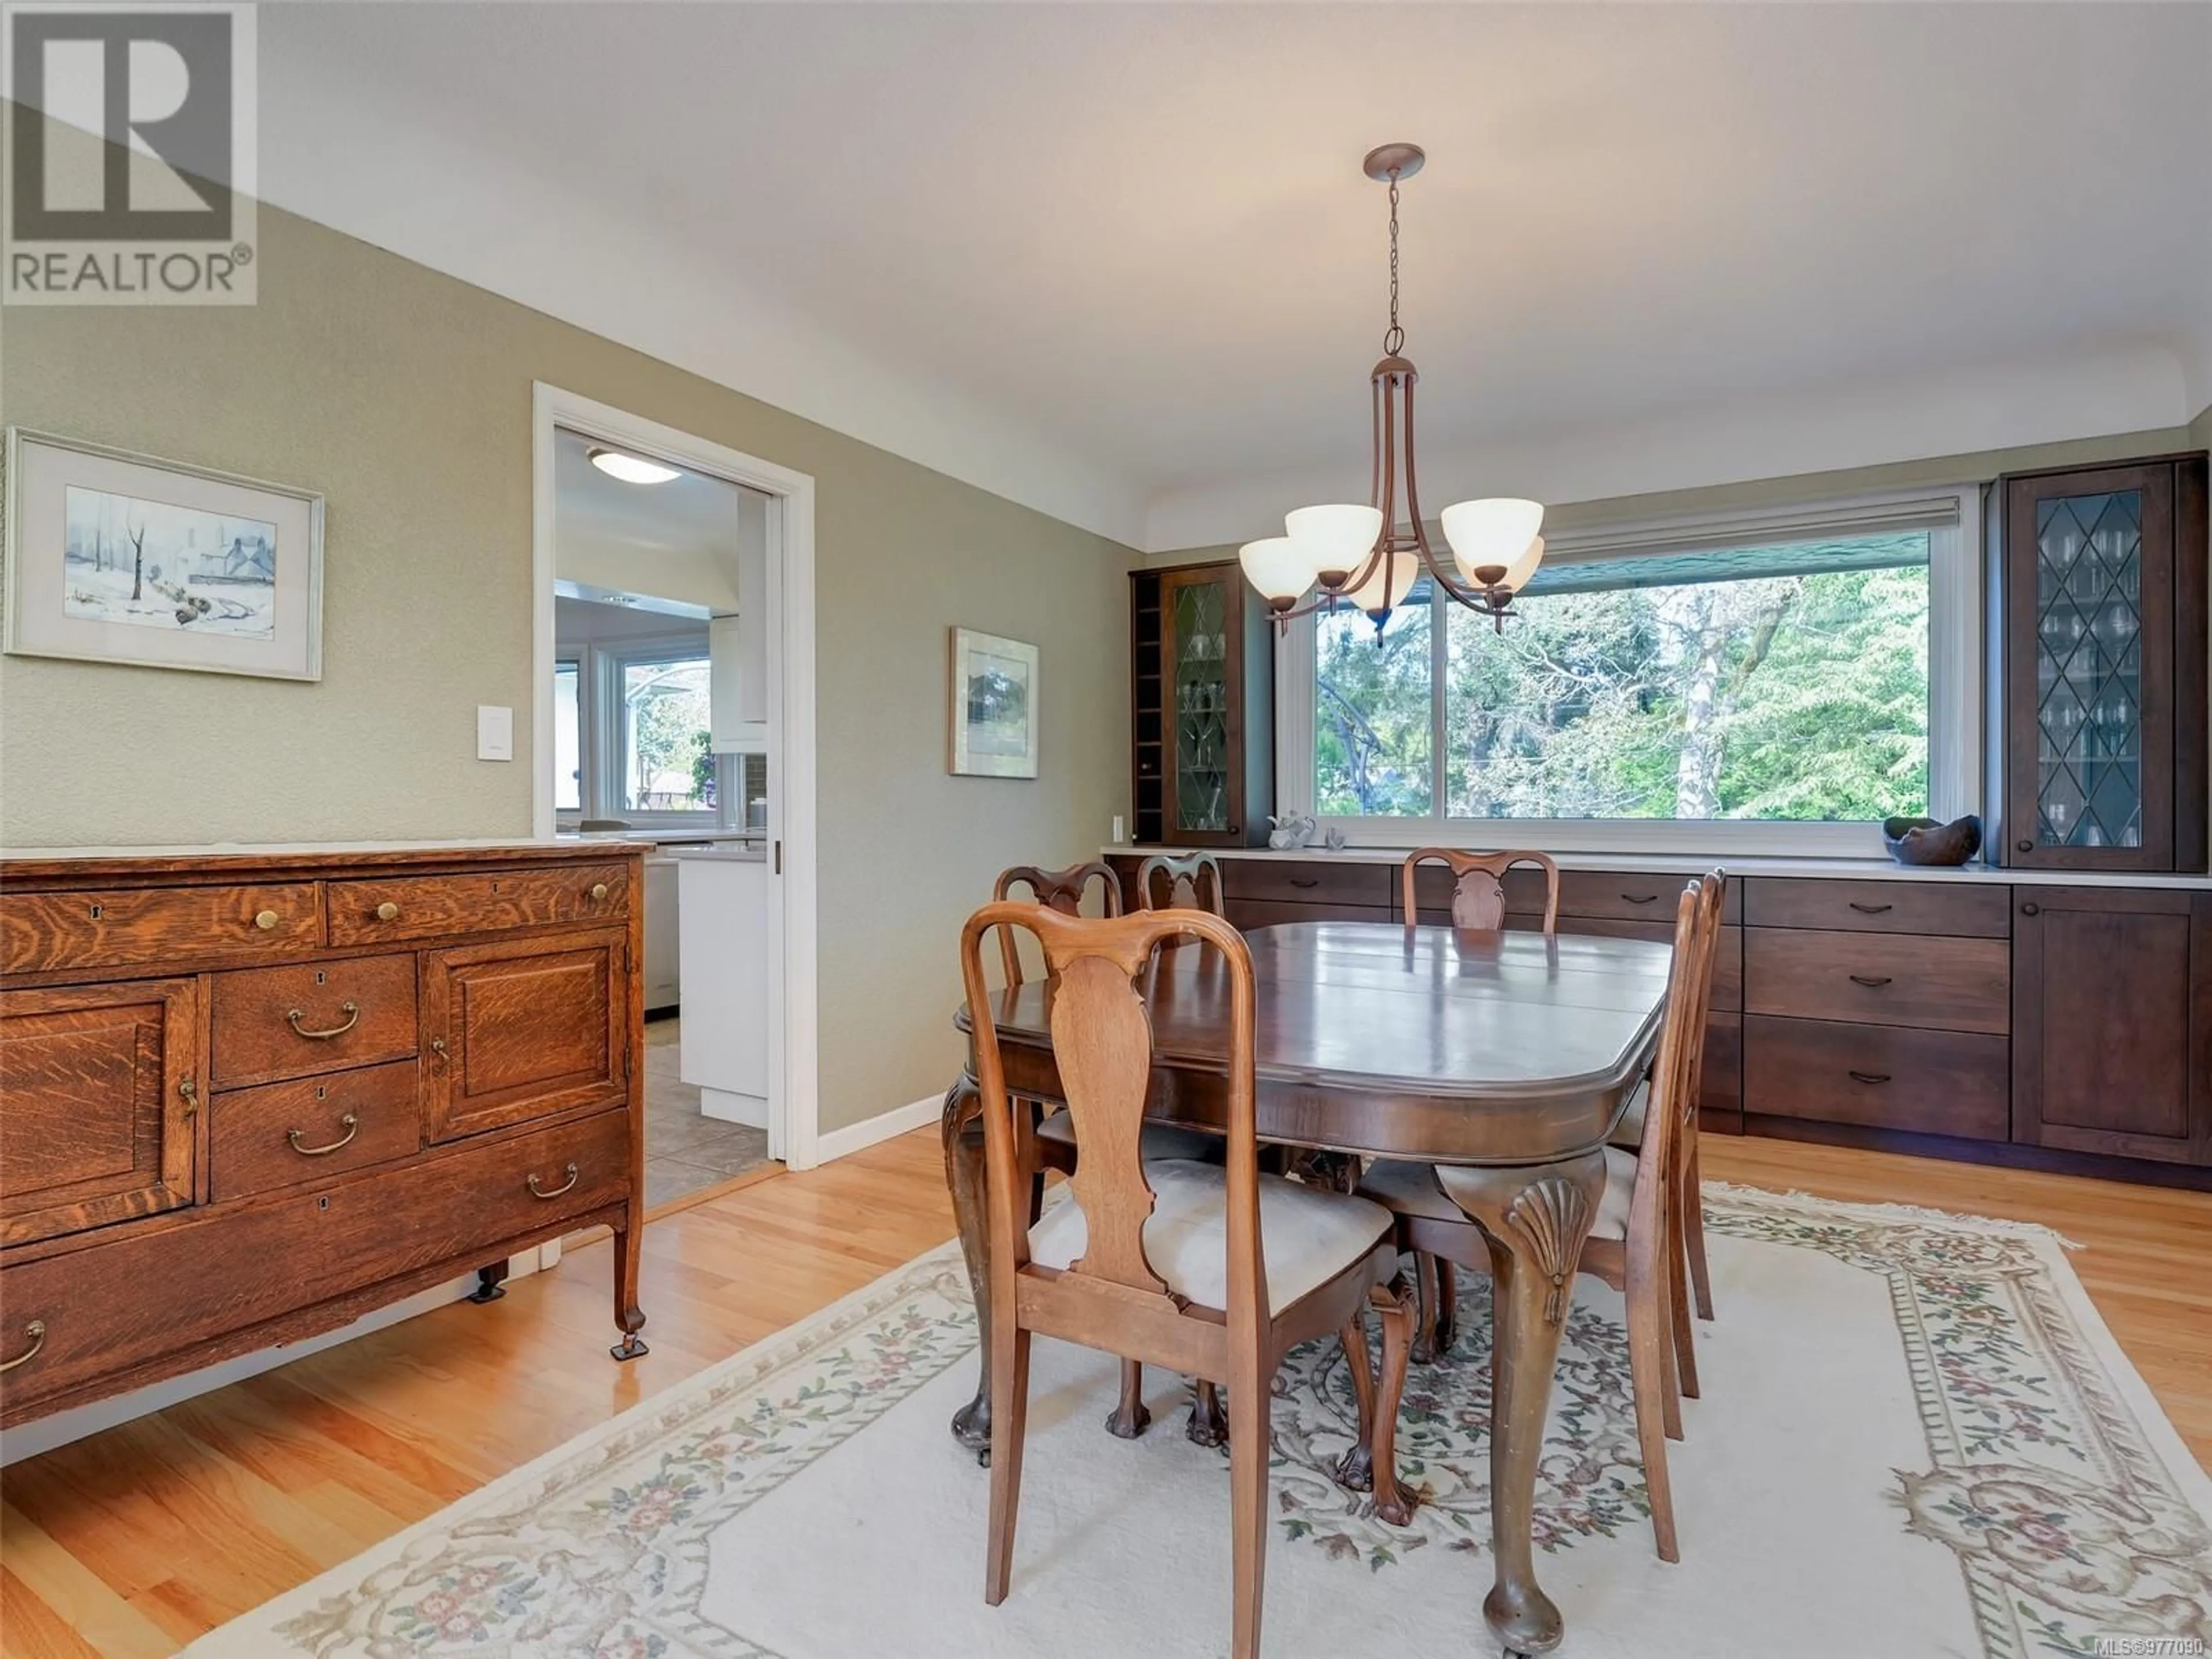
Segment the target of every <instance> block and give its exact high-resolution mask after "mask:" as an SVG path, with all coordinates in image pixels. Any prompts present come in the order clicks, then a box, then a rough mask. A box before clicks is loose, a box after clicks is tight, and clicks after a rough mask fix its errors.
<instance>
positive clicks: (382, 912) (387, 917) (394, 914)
mask: <svg viewBox="0 0 2212 1659" xmlns="http://www.w3.org/2000/svg"><path fill="white" fill-rule="evenodd" d="M376 919H377V920H378V921H398V920H399V907H398V905H396V904H394V903H393V902H392V901H391V900H390V899H386V900H385V901H384V902H383V903H381V904H380V905H378V906H377V907H376Z"/></svg>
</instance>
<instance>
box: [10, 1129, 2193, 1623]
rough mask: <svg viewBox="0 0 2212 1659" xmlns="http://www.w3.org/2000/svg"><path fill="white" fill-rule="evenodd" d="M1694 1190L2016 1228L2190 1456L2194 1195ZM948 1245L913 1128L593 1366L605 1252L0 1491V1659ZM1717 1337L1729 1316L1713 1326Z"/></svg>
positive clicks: (1925, 1186) (715, 1209)
mask: <svg viewBox="0 0 2212 1659" xmlns="http://www.w3.org/2000/svg"><path fill="white" fill-rule="evenodd" d="M1702 1146H1703V1155H1704V1161H1705V1173H1706V1174H1707V1176H1709V1177H1711V1179H1714V1180H1723V1181H1740V1182H1745V1183H1747V1184H1749V1185H1753V1186H1763V1187H1771V1188H1796V1189H1800V1190H1802V1191H1807V1192H1812V1193H1820V1194H1827V1195H1831V1196H1833V1197H1838V1198H1849V1199H1860V1200H1884V1201H1891V1202H1897V1203H1906V1204H1927V1205H1934V1206H1937V1207H1939V1208H1944V1209H1953V1210H1959V1211H1963V1212H1973V1213H1978V1214H1985V1215H2002V1216H2011V1217H2015V1218H2020V1219H2022V1220H2032V1221H2041V1222H2045V1223H2046V1224H2048V1225H2051V1226H2053V1227H2055V1228H2057V1230H2058V1231H2060V1232H2062V1233H2063V1234H2065V1235H2066V1236H2067V1237H2069V1238H2071V1239H2073V1240H2074V1241H2075V1243H2079V1244H2081V1245H2082V1246H2083V1247H2084V1248H2083V1249H2081V1250H2080V1251H2079V1252H2077V1253H2076V1254H2075V1256H2074V1258H2073V1260H2074V1265H2075V1268H2076V1270H2077V1271H2078V1272H2079V1273H2081V1279H2082V1281H2083V1283H2084V1284H2085V1285H2087V1287H2088V1289H2089V1291H2090V1294H2091V1296H2092V1297H2093V1298H2094V1299H2095V1301H2096V1303H2097V1305H2098V1307H2099V1308H2100V1310H2102V1312H2103V1314H2104V1316H2105V1318H2106V1321H2107V1322H2109V1323H2110V1324H2111V1326H2112V1330H2113V1334H2115V1335H2116V1336H2117V1337H2118V1340H2119V1341H2120V1344H2121V1346H2122V1347H2124V1349H2125V1350H2126V1351H2127V1352H2128V1354H2129V1356H2130V1358H2132V1359H2133V1360H2134V1362H2135V1363H2136V1365H2137V1367H2138V1368H2140V1369H2141V1370H2142V1373H2143V1376H2145V1377H2146V1378H2147V1379H2148V1382H2149V1383H2150V1384H2151V1387H2152V1388H2153V1389H2154V1390H2155V1392H2156V1393H2157V1395H2158V1396H2159V1398H2160V1401H2161V1402H2162V1403H2163V1404H2164V1405H2165V1407H2166V1412H2167V1413H2168V1414H2169V1415H2170V1416H2171V1417H2172V1419H2173V1420H2174V1422H2175V1425H2177V1426H2178V1427H2179V1429H2180V1431H2181V1432H2182V1434H2183V1436H2184V1437H2185V1439H2187V1440H2188V1442H2189V1443H2190V1444H2191V1447H2192V1449H2194V1450H2195V1451H2196V1453H2197V1457H2198V1459H2199V1460H2200V1461H2212V1273H2208V1272H2207V1271H2206V1270H2207V1267H2208V1264H2212V1244H2209V1243H2208V1241H2212V1195H2208V1194H2191V1193H2180V1192H2171V1191H2166V1190H2164V1189H2160V1188H2143V1187H2130V1186H2121V1185H2118V1184H2115V1183H2112V1182H2089V1181H2080V1180H2075V1179H2072V1178H2069V1177H2066V1176H2044V1175H2035V1174H2030V1173H2025V1172H2018V1171H2007V1170H1988V1169H1981V1168H1976V1167H1972V1166H1968V1165H1964V1164H1937V1163H1932V1162H1929V1161H1926V1160H1923V1159H1918V1158H1898V1157H1892V1156H1887V1155H1884V1154H1878V1153H1870V1152H1852V1151H1848V1150H1844V1149H1841V1148H1834V1147H1823V1146H1800V1145H1796V1144H1794V1143H1789V1142H1783V1141H1768V1140H1739V1139H1734V1138H1732V1137H1728V1136H1722V1135H1709V1136H1707V1137H1705V1139H1704V1141H1703V1142H1702ZM951 1233H952V1213H951V1206H950V1205H949V1204H948V1203H947V1201H946V1199H945V1188H944V1182H943V1178H942V1173H941V1166H940V1164H939V1155H938V1146H937V1138H936V1133H935V1131H934V1130H933V1129H931V1130H918V1131H916V1132H915V1133H913V1134H909V1135H906V1136H902V1137H901V1138H900V1139H896V1140H893V1141H889V1142H886V1143H885V1144H884V1145H883V1146H878V1147H873V1148H871V1149H870V1150H869V1151H867V1152H861V1153H859V1154H856V1155H855V1156H854V1157H852V1158H846V1159H843V1160H842V1161H841V1162H839V1163H837V1164H832V1165H830V1166H829V1168H827V1169H824V1170H814V1171H811V1172H810V1173H808V1174H805V1175H781V1176H774V1177H773V1178H770V1179H769V1180H765V1181H762V1182H758V1183H757V1184H754V1185H751V1186H749V1187H746V1188H744V1189H742V1190H740V1191H737V1192H731V1193H724V1194H719V1195H716V1196H714V1197H712V1198H710V1199H708V1200H707V1201H705V1202H704V1203H702V1204H700V1205H698V1206H696V1207H694V1208H691V1209H688V1210H685V1211H683V1212H680V1213H678V1214H675V1215H671V1216H667V1217H665V1218H662V1219H660V1220H658V1221H656V1222H654V1223H653V1225H651V1226H650V1227H649V1228H648V1229H647V1232H646V1241H645V1298H644V1299H645V1306H646V1309H647V1313H648V1315H649V1316H650V1323H649V1324H648V1325H647V1328H646V1332H645V1334H646V1337H647V1340H649V1341H650V1342H651V1343H652V1345H653V1352H651V1353H650V1354H649V1355H647V1357H646V1358H643V1359H641V1360H639V1361H637V1362H635V1364H630V1365H627V1366H616V1365H613V1364H609V1363H606V1362H605V1360H604V1358H602V1353H603V1351H604V1349H605V1346H606V1344H607V1342H608V1340H610V1339H611V1335H612V1328H611V1323H610V1322H609V1319H608V1316H607V1268H606V1261H605V1250H606V1248H607V1246H606V1245H605V1243H593V1244H590V1245H586V1246H584V1247H583V1248H580V1249H574V1250H572V1251H571V1252H570V1254H569V1255H568V1257H567V1258H566V1259H565V1260H564V1261H562V1265H561V1267H559V1269H558V1270H556V1271H555V1272H553V1273H544V1274H538V1275H533V1276H532V1277H531V1278H529V1279H520V1280H517V1281H515V1282H514V1283H513V1285H511V1287H510V1290H509V1294H508V1295H507V1298H506V1299H505V1300H504V1301H501V1302H498V1303H495V1304H491V1305H490V1306H489V1307H485V1308H476V1307H471V1306H469V1305H467V1304H456V1305H454V1306H453V1307H448V1308H445V1309H441V1310H439V1311H438V1312H436V1313H433V1314H429V1315H427V1316H423V1317H422V1318H420V1319H416V1320H411V1321H410V1322H407V1323H405V1324H404V1325H398V1326H394V1327H392V1328H390V1329H388V1330H385V1331H381V1332H379V1333H377V1334H374V1335H373V1336H368V1337H365V1338H362V1340H359V1341H356V1342H351V1343H348V1344H346V1345H345V1346H343V1347H340V1348H336V1349H332V1350H331V1351H329V1352H325V1353H321V1354H317V1355H313V1356H311V1357H310V1358H306V1359H302V1360H299V1361H297V1362H295V1363H294V1364H290V1365H288V1366H285V1367H284V1368H283V1369H282V1370H276V1371H272V1372H270V1373H268V1374H266V1375H264V1376H259V1377H257V1378H254V1379H252V1380H251V1381H248V1382H246V1383H239V1384H236V1385H235V1386H234V1387H231V1388H228V1389H222V1390H220V1391H218V1392H216V1393H215V1394H211V1395H203V1396H202V1397H201V1398H199V1399H197V1400H194V1401H187V1402H186V1403H185V1404H183V1405H180V1406H176V1407H172V1408H170V1409H169V1410H167V1411H166V1412H162V1413H159V1414H158V1415H156V1416H154V1417H150V1418H145V1419H140V1420H138V1421H137V1422H134V1423H131V1424H127V1425H125V1426H123V1427H121V1428H118V1429H116V1430H113V1431H110V1432H108V1433H106V1434H103V1435H100V1436H96V1437H93V1438H91V1439H89V1440H85V1441H80V1442H78V1443H76V1444H75V1445H70V1446H64V1447H62V1448H61V1449H58V1450H56V1451H52V1452H50V1453H48V1454H46V1455H45V1456H42V1457H38V1458H34V1459H31V1460H29V1461H27V1462H24V1463H22V1464H21V1465H18V1466H17V1467H15V1468H11V1469H9V1470H7V1471H5V1472H4V1474H0V1654H4V1655H5V1656H6V1659H46V1656H70V1659H82V1656H100V1659H160V1656H166V1655H168V1654H171V1653H173V1652H174V1651H175V1650H177V1649H178V1648H179V1646H181V1645H182V1644H184V1643H185V1642H187V1641H189V1640H191V1638H194V1637H196V1636H197V1635H200V1634H201V1633H202V1632H205V1631H207V1630H210V1629H211V1628H213V1627H214V1626H217V1625H220V1624H222V1622H223V1621H224V1620H228V1619H230V1618H232V1617H234V1616H235V1615H236V1614H239V1613H244V1612H246V1611H247V1610H248V1609H249V1608H251V1607H254V1606H257V1605H258V1604H259V1603H260V1602H262V1601H265V1600H267V1599H268V1598H269V1597H270V1596H272V1595H276V1594H278V1593H279V1592H281V1591H283V1590H285V1589H289V1588H291V1587H292V1586H293V1585H295V1584H296V1583H300V1582H301V1581H302V1580H304V1579H307V1578H308V1577H313V1575H314V1574H316V1573H318V1572H319V1571H323V1570H324V1569H325V1568H327V1567H330V1566H332V1565H336V1564H337V1563H338V1562H340V1561H343V1560H344V1559H347V1558H349V1556H351V1555H353V1554H355V1553H357V1552H358V1551H360V1550H362V1549H364V1548H366V1547H368V1546H369V1545H370V1544H373V1543H374V1542H375V1541H378V1540H379V1539H380V1538H383V1537H386V1536H388V1535H389V1534H392V1533H393V1532H395V1531H397V1530H398V1529H399V1528H402V1527H404V1526H405V1525H407V1524H408V1523H409V1522H413V1521H416V1520H418V1519H420V1518H421V1517H422V1516H426V1515H428V1514H430V1513H432V1512H433V1511H434V1510H437V1509H439V1508H440V1507H441V1506H442V1505H444V1504H448V1503H451V1502H452V1501H453V1500H454V1499H455V1498H459V1497H461V1496H462V1495H463V1494H465V1493H466V1492H471V1491H473V1490H474V1489H475V1488H477V1486H482V1485H483V1484H484V1483H485V1482H487V1481H489V1480H493V1479H494V1478H495V1477H497V1476H498V1475H500V1474H504V1473H505V1472H506V1471H507V1470H508V1469H511V1468H514V1467H515V1466H516V1465H518V1464H520V1463H522V1462H526V1461H527V1460H529V1459H530V1458H532V1457H534V1456H536V1455H538V1454H539V1453H541V1452H544V1451H547V1450H550V1449H552V1448H553V1447H555V1446H557V1445H559V1444H560V1443H562V1442H563V1441H565V1440H568V1439H569V1438H571V1437H574V1435H576V1434H579V1433H580V1432H582V1431H584V1430H585V1429H586V1428H588V1427H590V1426H591V1425H593V1424H595V1423H599V1422H600V1421H603V1420H604V1419H606V1418H608V1417H610V1416H612V1415H613V1414H614V1413H617V1412H620V1411H622V1410H623V1409H624V1408H625V1407H629V1406H630V1405H632V1404H634V1403H635V1402H636V1401H639V1400H641V1399H643V1398H645V1397H646V1396H647V1395H652V1394H653V1393H655V1392H657V1391H659V1390H660V1389H666V1388H668V1387H670V1386H671V1385H672V1384H674V1383H678V1382H680V1381H681V1380H683V1379H684V1377H686V1376H690V1374H691V1373H692V1372H694V1371H696V1370H699V1369H701V1368H702V1367H703V1366H705V1365H707V1364H711V1363H712V1362H713V1361H714V1360H716V1359H719V1358H722V1357H723V1356H725V1355H726V1354H728V1353H730V1352H734V1351H735V1350H737V1349H738V1348H741V1347H743V1346H744V1345H746V1344H747V1343H749V1342H751V1341H753V1340H756V1339H757V1338H759V1337H762V1336H764V1335H766V1334H769V1332H771V1331H774V1330H776V1329H778V1328H781V1327H782V1326H785V1325H787V1324H789V1323H791V1322H793V1321H794V1320H797V1319H799V1318H802V1317H804V1316H805V1315H806V1314H808V1313H811V1312H812V1311H813V1310H815V1309H817V1308H819V1307H822V1306H823V1305H825V1304H828V1303H829V1302H832V1301H835V1300H836V1298H837V1297H841V1296H842V1295H844V1294H846V1293H847V1292H848V1291H853V1290H855V1289H858V1288H859V1287H860V1285H865V1284H866V1283H867V1282H868V1281H869V1280H870V1279H873V1278H875V1277H876V1276H877V1275H878V1273H883V1272H885V1271H886V1270H888V1269H890V1268H891V1267H896V1266H897V1265H898V1264H899V1263H901V1262H902V1261H907V1260H908V1258H910V1257H912V1256H914V1255H916V1254H918V1253H919V1252H921V1251H922V1250H924V1249H928V1248H929V1247H930V1246H931V1245H933V1244H935V1243H939V1242H941V1241H942V1240H944V1239H945V1238H948V1237H951ZM1720 1312H1721V1317H1722V1319H1723V1321H1725V1320H1726V1319H1727V1317H1728V1310H1727V1309H1726V1308H1725V1307H1723V1308H1722V1309H1721V1310H1720Z"/></svg>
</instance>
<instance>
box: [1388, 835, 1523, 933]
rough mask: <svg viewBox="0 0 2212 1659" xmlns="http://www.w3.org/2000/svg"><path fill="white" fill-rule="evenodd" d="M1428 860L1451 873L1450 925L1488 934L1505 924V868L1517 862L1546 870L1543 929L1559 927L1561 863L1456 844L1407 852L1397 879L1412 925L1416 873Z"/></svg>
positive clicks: (1415, 915)
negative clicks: (1471, 849)
mask: <svg viewBox="0 0 2212 1659" xmlns="http://www.w3.org/2000/svg"><path fill="white" fill-rule="evenodd" d="M1424 864H1442V865H1443V866H1447V867H1448V868H1449V870H1450V871H1451V872H1452V902H1451V925H1452V926H1453V927H1473V928H1478V929H1480V930H1482V931H1483V932H1486V933H1495V932H1497V931H1498V929H1499V928H1501V927H1504V926H1505V872H1507V871H1508V870H1510V869H1512V868H1513V867H1514V866H1516V865H1521V864H1533V865H1534V866H1536V867H1537V868H1538V869H1540V870H1541V871H1542V872H1544V880H1545V884H1546V886H1545V893H1544V931H1545V932H1546V933H1558V932H1559V865H1558V863H1557V862H1555V861H1554V860H1553V858H1552V855H1551V854H1548V853H1534V852H1527V851H1512V852H1504V853H1464V852H1462V851H1461V850H1460V849H1459V848H1456V847H1423V848H1419V849H1418V850H1416V851H1414V852H1411V853H1408V854H1406V862H1405V864H1404V865H1403V866H1401V869H1400V871H1399V878H1398V880H1399V887H1400V897H1401V901H1402V908H1403V909H1404V911H1405V920H1406V925H1407V927H1412V926H1413V923H1414V921H1416V920H1417V919H1418V918H1419V915H1420V911H1419V907H1418V905H1417V904H1416V902H1415V900H1414V895H1413V872H1415V871H1416V870H1418V869H1419V868H1420V866H1422V865H1424Z"/></svg>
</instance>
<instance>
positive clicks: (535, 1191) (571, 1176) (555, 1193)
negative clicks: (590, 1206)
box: [525, 1164, 576, 1198]
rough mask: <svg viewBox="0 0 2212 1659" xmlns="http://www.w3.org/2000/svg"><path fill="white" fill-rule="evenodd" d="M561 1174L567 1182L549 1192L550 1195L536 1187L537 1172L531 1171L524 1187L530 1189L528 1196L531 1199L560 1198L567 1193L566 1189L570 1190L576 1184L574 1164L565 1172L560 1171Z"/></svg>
mask: <svg viewBox="0 0 2212 1659" xmlns="http://www.w3.org/2000/svg"><path fill="white" fill-rule="evenodd" d="M562 1174H563V1175H565V1176H568V1180H567V1181H565V1182H562V1184H561V1185H560V1186H558V1187H556V1188H554V1189H553V1190H552V1191H551V1192H550V1193H549V1192H545V1191H544V1190H542V1189H541V1188H539V1187H538V1172H537V1171H536V1170H532V1171H531V1175H530V1179H529V1181H528V1182H526V1183H525V1184H526V1185H527V1186H528V1187H529V1188H530V1195H531V1197H532V1198H558V1197H560V1196H561V1194H563V1193H565V1192H567V1191H568V1188H571V1187H573V1186H574V1185H575V1184H576V1166H575V1165H574V1164H570V1165H569V1166H568V1168H567V1169H566V1170H562Z"/></svg>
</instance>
